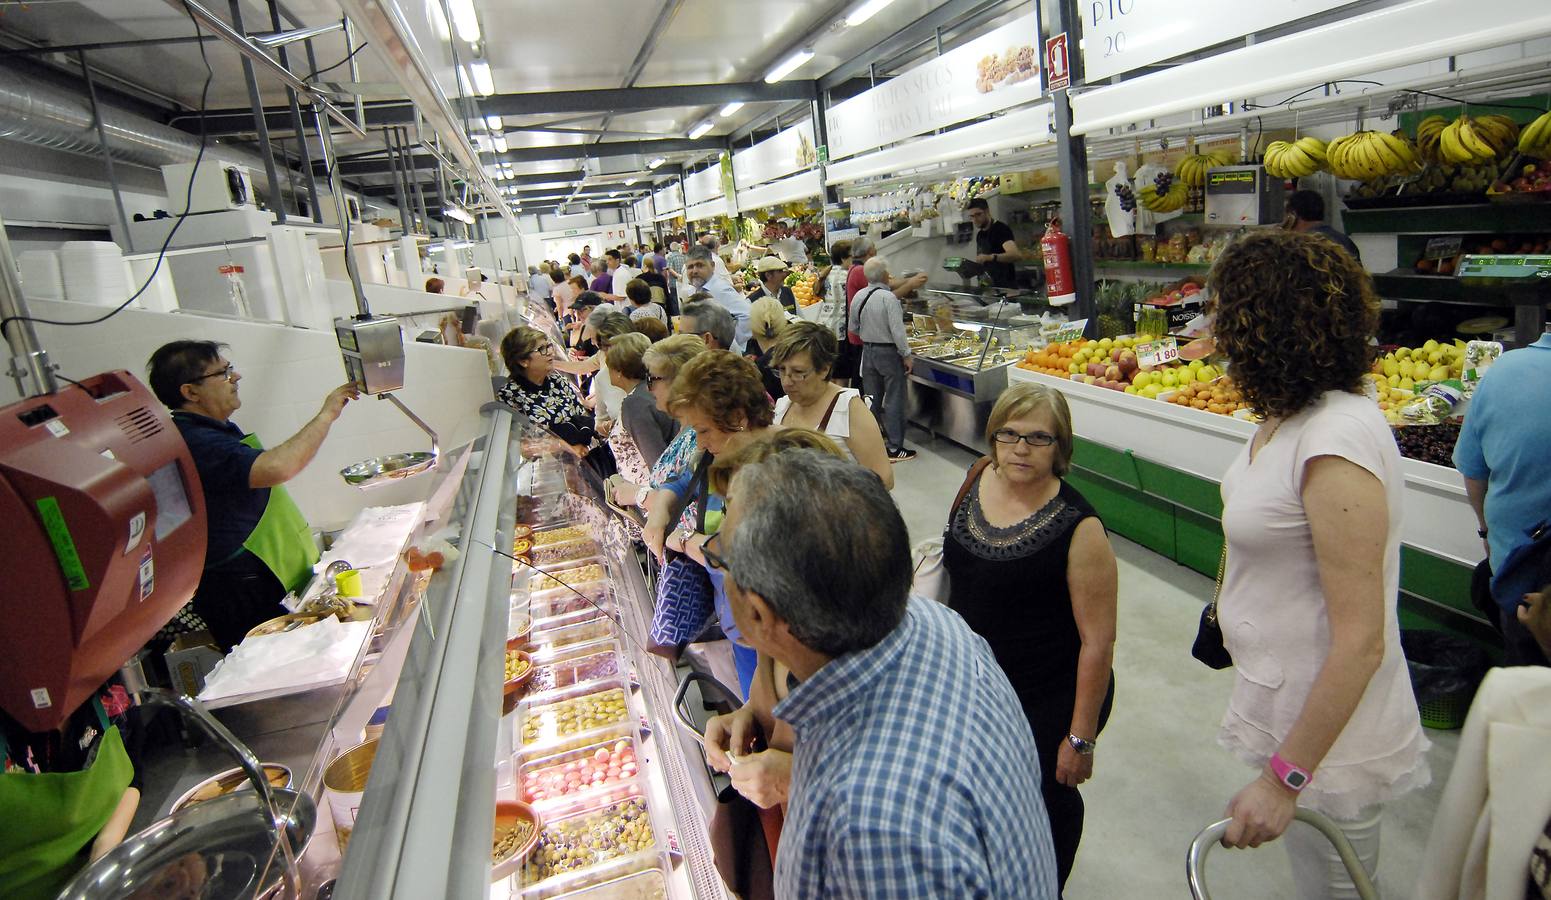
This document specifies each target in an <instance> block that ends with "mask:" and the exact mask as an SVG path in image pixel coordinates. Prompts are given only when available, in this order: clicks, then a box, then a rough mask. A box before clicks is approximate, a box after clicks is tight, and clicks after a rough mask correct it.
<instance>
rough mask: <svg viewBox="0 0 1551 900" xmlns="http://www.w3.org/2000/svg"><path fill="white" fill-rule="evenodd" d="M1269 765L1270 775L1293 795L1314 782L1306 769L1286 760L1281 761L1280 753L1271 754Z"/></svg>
mask: <svg viewBox="0 0 1551 900" xmlns="http://www.w3.org/2000/svg"><path fill="white" fill-rule="evenodd" d="M1270 765H1271V774H1273V775H1275V776H1276V780H1277V781H1280V782H1281V783H1282V784H1283V785H1284V786H1285V787H1286V788H1287V789H1288V790H1289V791H1292V792H1293V793H1294V794H1296V793H1298V792H1299V791H1302V790H1303V789H1304V788H1306V787H1308V786H1309V782H1310V781H1313V780H1314V776H1313V775H1312V774H1311V773H1310V772H1309V770H1308V769H1303V768H1299V767H1298V766H1295V765H1293V764H1292V763H1290V762H1288V761H1287V760H1285V759H1282V755H1281V754H1280V753H1273V754H1272V755H1271V763H1270Z"/></svg>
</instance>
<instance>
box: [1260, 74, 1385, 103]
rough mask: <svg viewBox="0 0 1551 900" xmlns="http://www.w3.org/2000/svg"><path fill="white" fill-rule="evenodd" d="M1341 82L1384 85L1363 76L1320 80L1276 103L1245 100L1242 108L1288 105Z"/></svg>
mask: <svg viewBox="0 0 1551 900" xmlns="http://www.w3.org/2000/svg"><path fill="white" fill-rule="evenodd" d="M1341 84H1370V85H1374V86H1375V87H1383V86H1384V82H1382V81H1367V80H1365V79H1361V78H1343V79H1341V80H1340V81H1324V82H1320V83H1319V84H1316V85H1314V86H1313V87H1311V88H1304V89H1303V90H1301V91H1299V92H1298V93H1296V94H1293V95H1292V96H1291V97H1288V98H1287V99H1285V100H1278V101H1276V102H1275V103H1250V102H1248V101H1245V103H1244V104H1243V106H1241V107H1240V108H1241V109H1243V110H1245V111H1249V110H1252V109H1272V108H1274V107H1278V106H1286V105H1287V104H1289V103H1291V102H1293V101H1294V100H1296V99H1298V98H1299V97H1302V96H1303V95H1304V94H1308V93H1312V92H1313V91H1317V90H1320V89H1321V88H1327V87H1330V86H1331V85H1341Z"/></svg>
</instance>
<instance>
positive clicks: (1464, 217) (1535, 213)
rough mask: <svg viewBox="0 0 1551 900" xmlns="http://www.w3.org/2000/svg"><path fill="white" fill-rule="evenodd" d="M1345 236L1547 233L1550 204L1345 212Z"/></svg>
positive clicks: (1413, 207) (1417, 207) (1422, 207)
mask: <svg viewBox="0 0 1551 900" xmlns="http://www.w3.org/2000/svg"><path fill="white" fill-rule="evenodd" d="M1341 225H1342V228H1344V229H1345V231H1346V233H1347V234H1497V233H1505V234H1516V233H1521V232H1523V233H1536V232H1541V231H1547V230H1551V203H1473V204H1468V205H1462V206H1410V207H1400V208H1395V209H1348V210H1343V211H1342V212H1341Z"/></svg>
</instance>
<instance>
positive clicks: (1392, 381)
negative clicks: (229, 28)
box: [1385, 368, 1400, 388]
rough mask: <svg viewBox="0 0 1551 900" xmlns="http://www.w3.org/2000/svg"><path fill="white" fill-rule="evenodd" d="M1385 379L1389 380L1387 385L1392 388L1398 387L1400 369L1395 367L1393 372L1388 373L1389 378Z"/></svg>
mask: <svg viewBox="0 0 1551 900" xmlns="http://www.w3.org/2000/svg"><path fill="white" fill-rule="evenodd" d="M1385 380H1386V381H1388V382H1389V386H1390V387H1392V388H1393V387H1400V370H1399V369H1398V368H1397V369H1396V370H1395V372H1394V374H1392V375H1390V376H1389V378H1387V379H1385Z"/></svg>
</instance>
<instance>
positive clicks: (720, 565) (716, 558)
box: [700, 531, 731, 572]
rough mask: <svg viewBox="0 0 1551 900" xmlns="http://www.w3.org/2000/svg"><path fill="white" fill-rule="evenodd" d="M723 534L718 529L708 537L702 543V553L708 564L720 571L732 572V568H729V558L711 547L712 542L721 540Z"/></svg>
mask: <svg viewBox="0 0 1551 900" xmlns="http://www.w3.org/2000/svg"><path fill="white" fill-rule="evenodd" d="M721 536H722V533H721V532H720V531H718V532H717V533H716V534H713V535H711V536H710V537H708V538H706V542H705V543H704V544H701V545H700V553H701V555H703V556H704V557H705V562H706V565H708V566H710V567H711V568H713V569H716V570H717V571H719V572H730V571H731V570H730V569H728V568H727V558H726V557H724V556H722V555H721V554H719V553H717V552H716V551H715V550H712V549H711V544H712V543H713V542H715V541H718V540H720V539H721Z"/></svg>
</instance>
